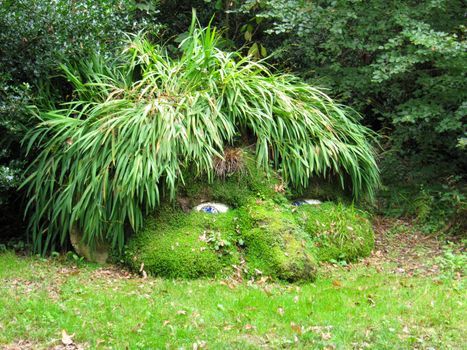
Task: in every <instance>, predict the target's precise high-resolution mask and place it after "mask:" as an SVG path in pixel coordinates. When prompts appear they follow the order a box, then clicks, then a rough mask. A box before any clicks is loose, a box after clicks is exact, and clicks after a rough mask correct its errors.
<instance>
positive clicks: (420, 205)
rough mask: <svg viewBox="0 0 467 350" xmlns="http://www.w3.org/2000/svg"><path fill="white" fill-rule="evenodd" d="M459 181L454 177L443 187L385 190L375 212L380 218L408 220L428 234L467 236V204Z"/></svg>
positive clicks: (462, 186) (406, 187)
mask: <svg viewBox="0 0 467 350" xmlns="http://www.w3.org/2000/svg"><path fill="white" fill-rule="evenodd" d="M465 193H466V189H465V185H463V182H462V180H461V178H460V177H451V178H449V179H448V182H447V183H446V184H443V185H428V186H423V185H421V186H420V187H418V188H414V187H413V186H397V187H393V188H391V189H388V188H384V189H383V190H382V191H381V193H380V195H379V199H378V201H377V206H376V207H375V208H374V210H375V211H376V212H378V213H379V214H381V215H385V216H389V217H409V218H413V219H414V224H415V226H416V228H417V229H418V230H420V231H422V232H424V233H427V234H433V233H437V234H453V235H459V236H462V235H463V234H465V233H466V232H467V220H466V217H467V216H466V214H467V200H466V195H465Z"/></svg>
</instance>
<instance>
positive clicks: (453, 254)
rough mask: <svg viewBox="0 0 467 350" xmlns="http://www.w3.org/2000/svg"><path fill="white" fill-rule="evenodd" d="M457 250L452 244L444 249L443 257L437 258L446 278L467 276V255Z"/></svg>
mask: <svg viewBox="0 0 467 350" xmlns="http://www.w3.org/2000/svg"><path fill="white" fill-rule="evenodd" d="M464 246H465V242H464ZM455 248H456V246H455V245H454V244H453V243H452V242H450V243H449V244H448V245H446V246H445V247H444V249H443V250H444V251H443V255H442V256H440V257H438V258H437V262H438V264H439V266H440V267H441V270H442V271H443V273H444V276H445V277H448V278H459V277H463V276H465V275H467V253H465V252H464V251H462V250H460V251H459V249H457V250H456V249H455ZM457 248H458V247H457Z"/></svg>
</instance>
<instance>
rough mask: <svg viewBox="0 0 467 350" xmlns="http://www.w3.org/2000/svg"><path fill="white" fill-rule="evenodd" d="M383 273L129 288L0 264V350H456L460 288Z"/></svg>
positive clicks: (335, 271)
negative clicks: (302, 281) (66, 340)
mask: <svg viewBox="0 0 467 350" xmlns="http://www.w3.org/2000/svg"><path fill="white" fill-rule="evenodd" d="M395 270H397V269H396V266H395V265H394V264H392V263H389V262H383V263H381V264H376V265H373V264H372V263H368V262H364V263H359V264H355V265H352V266H351V267H350V268H349V267H347V268H341V267H333V268H328V269H325V271H324V272H322V273H321V276H320V278H319V279H318V280H317V281H316V283H313V284H306V285H290V284H275V283H269V282H264V281H261V280H260V279H258V281H256V282H250V283H248V282H243V283H235V282H234V281H218V280H217V281H216V280H195V281H170V280H163V279H154V278H150V277H149V278H147V279H143V278H140V277H138V276H132V275H129V274H128V273H126V272H124V271H119V270H117V269H115V268H111V267H108V268H99V267H97V266H93V265H86V264H80V266H79V267H76V266H74V265H73V264H71V263H66V262H63V261H61V260H60V259H56V260H54V259H48V260H43V259H38V258H34V257H19V256H16V255H15V254H13V253H11V252H7V253H3V254H1V255H0V347H3V348H5V349H14V348H15V346H16V347H17V348H27V349H36V348H39V349H40V348H54V347H56V346H59V347H58V348H65V347H60V346H62V345H61V342H62V330H65V331H66V332H67V333H68V334H70V335H73V334H74V337H73V341H74V343H73V344H70V345H68V347H66V348H67V349H74V348H91V349H94V348H96V349H106V348H115V349H124V348H128V349H152V348H154V349H159V348H163V349H165V348H168V349H180V348H182V349H201V348H206V349H256V348H274V349H275V348H294V349H296V348H298V349H413V348H416V349H419V348H422V349H430V348H433V349H463V348H465V343H463V341H464V340H465V339H464V336H465V334H466V330H467V327H466V323H465V320H466V319H467V317H466V316H467V315H466V312H465V303H466V298H465V296H466V295H465V290H464V289H463V287H462V286H463V284H462V279H451V278H443V277H442V276H440V275H426V274H420V275H419V276H417V275H415V276H408V275H406V274H398V273H395V272H394V271H395Z"/></svg>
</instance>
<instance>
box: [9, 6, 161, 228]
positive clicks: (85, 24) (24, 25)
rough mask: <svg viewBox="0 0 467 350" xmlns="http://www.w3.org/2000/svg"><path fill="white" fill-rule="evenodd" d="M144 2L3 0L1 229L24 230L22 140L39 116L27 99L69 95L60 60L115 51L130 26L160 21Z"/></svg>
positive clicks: (149, 26)
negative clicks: (60, 69)
mask: <svg viewBox="0 0 467 350" xmlns="http://www.w3.org/2000/svg"><path fill="white" fill-rule="evenodd" d="M140 5H141V4H140V3H138V4H136V2H135V1H133V0H110V1H105V2H99V3H98V2H96V1H91V0H85V1H73V0H57V1H48V0H14V1H12V0H2V1H0V133H1V135H2V137H1V139H0V169H1V171H0V211H1V212H2V214H3V215H2V217H1V218H0V227H1V228H2V230H1V231H3V232H2V233H0V236H4V235H5V234H7V236H8V235H9V233H15V234H18V232H16V231H19V234H22V232H23V231H24V230H25V228H24V227H23V225H22V218H23V215H22V212H23V211H24V205H23V204H22V198H19V197H21V193H20V194H18V191H17V189H18V183H19V182H21V173H23V172H24V169H25V167H26V166H25V164H27V163H28V160H26V159H25V156H24V149H23V148H22V147H21V145H20V141H21V139H22V138H23V137H24V135H25V134H26V132H27V131H28V130H29V129H31V128H33V127H34V126H35V124H36V123H37V119H36V118H34V117H33V116H32V114H31V113H30V111H29V110H28V106H29V105H31V104H38V105H47V106H50V105H51V104H53V102H54V100H55V99H58V100H63V99H65V100H67V99H69V97H70V96H68V95H69V94H70V87H69V85H68V84H67V82H66V81H64V80H63V79H61V78H60V77H56V76H55V75H56V73H57V70H58V68H59V62H61V61H62V60H66V59H70V60H76V61H79V60H80V59H82V58H83V57H87V55H89V53H90V52H95V51H99V52H100V53H101V54H102V55H103V56H105V57H111V56H112V53H113V51H114V50H115V48H116V47H117V46H119V45H120V44H121V43H122V42H123V41H124V36H123V35H122V33H123V32H124V31H125V32H126V31H138V30H140V29H141V28H143V27H144V28H145V29H146V30H148V31H150V30H153V29H156V28H157V25H156V23H155V22H153V21H152V19H153V17H154V10H150V9H148V10H146V9H141V8H140V7H141V6H140ZM11 176H13V177H14V179H13V180H10V178H11Z"/></svg>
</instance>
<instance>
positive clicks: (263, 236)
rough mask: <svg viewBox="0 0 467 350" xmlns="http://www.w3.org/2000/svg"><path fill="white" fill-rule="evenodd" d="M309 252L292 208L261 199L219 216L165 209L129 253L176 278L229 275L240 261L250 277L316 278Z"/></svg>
mask: <svg viewBox="0 0 467 350" xmlns="http://www.w3.org/2000/svg"><path fill="white" fill-rule="evenodd" d="M309 251H310V242H309V239H308V237H307V235H306V234H305V232H304V231H303V230H302V229H301V228H300V226H298V225H297V224H296V222H295V220H294V217H293V215H292V213H291V211H290V210H289V209H288V208H284V207H281V206H280V205H278V204H275V203H273V202H271V201H261V200H258V202H256V200H255V202H252V203H249V204H246V205H245V206H244V207H242V208H239V209H232V210H230V211H228V212H227V213H225V214H216V215H212V214H206V213H202V212H190V213H185V212H183V211H182V210H181V209H169V207H165V208H164V209H162V210H160V211H159V212H158V213H157V214H156V215H155V216H153V217H151V218H148V220H147V225H146V228H145V229H144V230H143V231H142V232H141V233H139V234H137V235H136V236H134V237H133V238H132V239H131V240H130V242H129V245H128V248H127V252H126V257H127V261H128V262H129V263H130V265H131V266H132V268H133V269H135V270H137V269H139V268H140V266H141V264H143V263H144V269H145V271H146V272H149V273H151V274H153V275H156V276H164V277H171V278H196V277H215V276H223V275H229V274H232V273H233V272H234V265H235V266H236V267H237V268H241V270H242V273H243V274H245V276H246V277H250V276H258V275H265V276H271V277H273V278H275V279H281V280H287V281H299V280H303V281H311V280H313V279H314V278H315V276H316V263H315V261H314V257H313V256H312V255H311V254H310V253H309Z"/></svg>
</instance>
